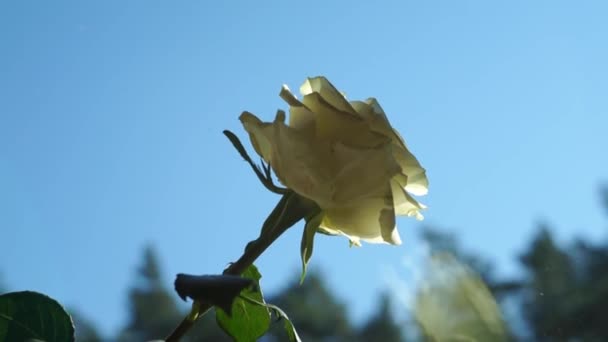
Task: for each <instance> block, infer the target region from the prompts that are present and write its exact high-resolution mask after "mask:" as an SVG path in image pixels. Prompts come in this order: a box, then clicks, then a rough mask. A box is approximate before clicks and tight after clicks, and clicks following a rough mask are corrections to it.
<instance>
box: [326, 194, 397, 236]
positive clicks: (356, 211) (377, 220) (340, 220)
mask: <svg viewBox="0 0 608 342" xmlns="http://www.w3.org/2000/svg"><path fill="white" fill-rule="evenodd" d="M321 226H322V227H323V228H324V229H326V230H329V231H333V232H336V234H343V235H347V236H349V237H357V238H360V239H361V240H364V241H367V242H371V243H380V242H385V243H390V244H394V245H398V244H400V243H401V239H400V237H399V233H398V231H397V229H396V227H395V211H394V208H393V198H392V191H391V188H390V186H389V185H388V184H387V185H386V187H385V191H383V194H381V195H379V196H377V197H374V198H368V199H365V200H361V201H359V203H358V205H353V206H350V207H342V208H329V209H326V210H325V219H324V220H323V222H322V223H321ZM351 240H352V238H351Z"/></svg>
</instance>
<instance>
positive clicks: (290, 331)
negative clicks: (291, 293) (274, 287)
mask: <svg viewBox="0 0 608 342" xmlns="http://www.w3.org/2000/svg"><path fill="white" fill-rule="evenodd" d="M241 297H242V298H243V299H245V300H247V301H249V302H251V303H253V304H256V305H260V306H264V307H267V308H268V309H270V310H272V312H273V313H274V314H275V315H277V316H279V318H282V319H283V320H284V321H285V324H284V327H285V331H286V332H287V337H289V341H290V342H302V340H301V339H300V336H299V335H298V332H297V331H296V328H295V327H294V326H293V323H291V320H290V319H289V317H287V314H286V313H285V311H283V310H282V309H281V308H280V307H278V306H276V305H273V304H268V303H262V302H258V301H257V300H254V299H252V298H249V297H246V296H244V295H241Z"/></svg>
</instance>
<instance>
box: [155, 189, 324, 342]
mask: <svg viewBox="0 0 608 342" xmlns="http://www.w3.org/2000/svg"><path fill="white" fill-rule="evenodd" d="M319 210H320V209H319V207H318V206H317V205H316V204H315V203H314V202H312V201H310V200H308V199H306V198H303V197H301V196H299V195H297V194H296V193H294V192H292V191H288V192H287V193H286V194H284V195H283V197H282V198H281V200H280V201H279V203H277V205H276V206H275V208H274V209H273V210H272V212H271V213H270V215H269V216H268V218H267V219H266V221H265V222H264V225H263V226H262V231H261V233H260V237H258V238H257V239H256V240H253V241H251V242H249V243H248V244H247V246H246V247H245V252H244V253H243V255H242V256H241V257H240V258H239V259H238V260H237V261H236V262H234V263H231V264H230V266H228V268H226V269H225V270H224V274H226V275H241V274H242V273H243V272H244V271H245V270H246V269H247V268H248V267H249V266H251V265H252V264H253V262H254V261H255V260H256V259H257V258H258V257H259V256H260V255H262V253H264V251H265V250H266V249H267V248H268V247H269V246H270V245H271V244H272V243H273V242H274V241H275V240H276V239H277V238H278V237H279V236H281V234H283V233H284V232H285V231H286V230H287V229H289V228H290V227H291V226H293V225H294V224H296V223H297V222H298V221H300V220H301V219H303V218H306V217H311V216H312V215H316V214H317V213H318V212H319ZM209 309H211V305H210V304H209V303H199V302H194V303H193V306H192V311H191V313H190V314H188V316H186V317H185V318H184V319H183V320H182V322H181V323H180V324H179V325H178V326H177V327H176V328H175V330H173V332H172V333H171V334H170V335H169V336H168V337H167V338H166V339H165V341H167V342H176V341H179V340H180V339H181V338H182V337H183V336H184V335H185V334H186V332H188V330H190V328H192V326H193V325H194V322H196V319H197V318H199V317H201V316H202V315H204V314H205V313H206V312H207V311H209Z"/></svg>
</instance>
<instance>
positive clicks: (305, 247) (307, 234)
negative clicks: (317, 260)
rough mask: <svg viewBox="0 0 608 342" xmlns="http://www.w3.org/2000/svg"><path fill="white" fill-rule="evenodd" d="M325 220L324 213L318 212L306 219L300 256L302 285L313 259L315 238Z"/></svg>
mask: <svg viewBox="0 0 608 342" xmlns="http://www.w3.org/2000/svg"><path fill="white" fill-rule="evenodd" d="M322 220H323V212H318V213H317V214H315V215H314V216H312V217H310V218H306V226H304V232H303V233H302V242H301V243H300V255H301V256H302V275H301V276H300V284H301V283H303V282H304V277H306V267H307V265H308V261H309V260H310V258H311V257H312V247H313V242H314V238H315V233H316V232H317V229H318V228H319V226H320V225H321V221H322Z"/></svg>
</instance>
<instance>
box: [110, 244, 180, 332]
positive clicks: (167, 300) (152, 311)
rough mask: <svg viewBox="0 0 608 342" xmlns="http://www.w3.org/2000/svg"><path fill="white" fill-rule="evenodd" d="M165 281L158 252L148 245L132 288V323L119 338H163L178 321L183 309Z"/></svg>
mask: <svg viewBox="0 0 608 342" xmlns="http://www.w3.org/2000/svg"><path fill="white" fill-rule="evenodd" d="M164 284H165V282H164V281H163V279H162V276H161V269H160V265H159V262H158V256H157V254H156V251H155V249H154V248H153V247H152V246H147V247H145V249H144V255H143V262H142V264H141V266H140V267H139V268H138V270H137V279H136V284H135V285H134V286H133V287H132V288H131V290H129V312H130V316H129V318H128V320H129V322H128V324H127V326H126V327H125V329H124V330H123V331H122V332H121V333H120V335H119V338H118V340H119V341H148V340H153V339H161V338H163V337H165V336H166V335H167V334H168V333H169V332H170V331H171V329H173V328H175V326H176V325H177V324H178V323H179V321H180V319H181V318H182V311H181V310H179V308H178V307H177V304H176V302H175V299H174V298H175V295H174V294H172V293H171V292H169V291H168V290H167V289H166V287H165V286H164Z"/></svg>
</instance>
